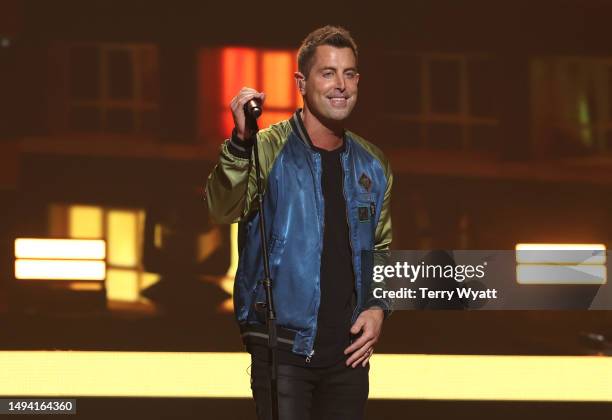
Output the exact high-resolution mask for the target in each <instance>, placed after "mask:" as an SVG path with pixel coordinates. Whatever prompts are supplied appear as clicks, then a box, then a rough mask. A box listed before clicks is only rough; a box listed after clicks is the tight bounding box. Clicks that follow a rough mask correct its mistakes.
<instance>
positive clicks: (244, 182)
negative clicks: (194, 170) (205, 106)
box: [205, 140, 256, 223]
mask: <svg viewBox="0 0 612 420" xmlns="http://www.w3.org/2000/svg"><path fill="white" fill-rule="evenodd" d="M254 172H255V168H254V167H253V165H251V159H245V158H243V157H238V156H236V155H235V154H233V153H232V152H231V151H230V140H226V141H225V142H224V143H223V145H222V146H221V154H220V157H219V162H218V163H217V164H216V165H215V167H214V169H213V171H212V172H211V174H210V175H209V177H208V180H207V182H206V190H205V191H206V192H205V198H206V202H207V204H208V212H209V214H210V216H211V217H212V219H213V221H215V222H216V223H234V222H238V221H239V220H240V219H241V218H242V217H243V216H244V215H246V214H248V212H249V210H250V207H251V203H252V200H253V199H254V194H253V193H254V191H255V188H256V185H255V173H254Z"/></svg>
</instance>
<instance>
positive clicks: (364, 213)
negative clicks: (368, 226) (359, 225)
mask: <svg viewBox="0 0 612 420" xmlns="http://www.w3.org/2000/svg"><path fill="white" fill-rule="evenodd" d="M357 212H358V214H359V221H360V222H367V221H368V220H370V209H369V208H367V207H359V208H358V209H357Z"/></svg>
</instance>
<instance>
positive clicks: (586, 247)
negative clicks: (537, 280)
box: [516, 244, 606, 251]
mask: <svg viewBox="0 0 612 420" xmlns="http://www.w3.org/2000/svg"><path fill="white" fill-rule="evenodd" d="M516 250H517V251H571V250H583V251H590V250H597V251H605V250H606V246H605V245H604V244H517V245H516Z"/></svg>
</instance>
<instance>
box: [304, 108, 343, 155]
mask: <svg viewBox="0 0 612 420" xmlns="http://www.w3.org/2000/svg"><path fill="white" fill-rule="evenodd" d="M302 121H303V122H304V127H305V128H306V131H307V132H308V136H309V137H310V140H311V141H312V144H313V145H314V146H316V147H318V148H320V149H323V150H334V149H337V148H338V147H340V146H342V138H343V136H344V129H343V128H342V126H341V125H340V123H337V122H336V121H333V122H332V121H329V122H327V121H322V120H321V119H319V118H317V116H316V115H314V114H313V113H312V112H310V110H309V109H308V107H307V106H306V105H304V109H303V111H302Z"/></svg>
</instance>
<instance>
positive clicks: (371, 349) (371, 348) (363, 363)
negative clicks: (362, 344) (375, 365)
mask: <svg viewBox="0 0 612 420" xmlns="http://www.w3.org/2000/svg"><path fill="white" fill-rule="evenodd" d="M366 354H367V357H366V358H365V360H364V361H363V362H362V363H361V366H363V367H365V366H366V365H367V364H368V362H369V361H370V357H372V355H373V354H374V347H370V350H368V352H367V353H366Z"/></svg>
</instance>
